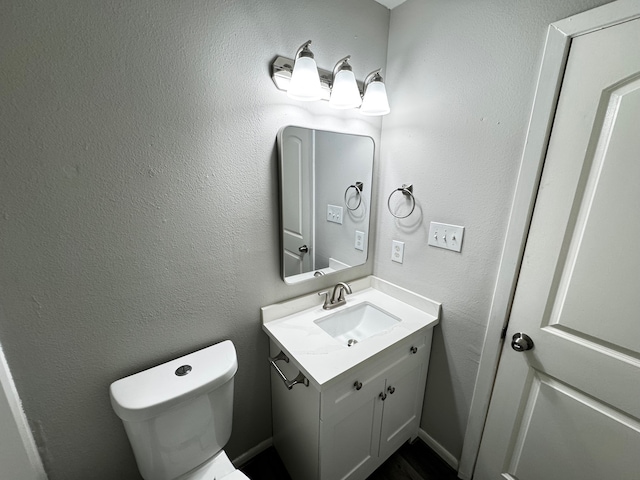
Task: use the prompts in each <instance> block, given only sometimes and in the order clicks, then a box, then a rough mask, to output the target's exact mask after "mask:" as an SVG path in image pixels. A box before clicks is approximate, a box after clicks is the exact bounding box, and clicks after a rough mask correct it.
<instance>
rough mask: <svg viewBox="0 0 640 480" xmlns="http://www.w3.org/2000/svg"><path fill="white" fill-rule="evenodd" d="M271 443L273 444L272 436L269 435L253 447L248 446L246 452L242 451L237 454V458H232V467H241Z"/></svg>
mask: <svg viewBox="0 0 640 480" xmlns="http://www.w3.org/2000/svg"><path fill="white" fill-rule="evenodd" d="M271 445H273V438H272V437H269V438H267V439H266V440H264V441H262V442H260V443H259V444H258V445H256V446H255V447H253V448H250V449H249V450H247V451H246V452H244V453H243V454H241V455H239V456H238V457H237V458H235V459H234V460H232V462H231V463H233V465H234V467H236V468H241V467H243V466H244V465H245V464H246V463H247V462H248V461H249V460H251V459H252V458H253V457H255V456H256V455H258V454H260V453H262V452H264V451H265V450H266V449H267V448H269V447H270V446H271Z"/></svg>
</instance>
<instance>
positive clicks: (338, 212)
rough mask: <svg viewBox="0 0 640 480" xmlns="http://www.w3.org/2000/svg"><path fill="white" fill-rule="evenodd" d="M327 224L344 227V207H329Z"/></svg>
mask: <svg viewBox="0 0 640 480" xmlns="http://www.w3.org/2000/svg"><path fill="white" fill-rule="evenodd" d="M327 222H333V223H339V224H340V225H342V207H339V206H337V205H331V204H329V205H327Z"/></svg>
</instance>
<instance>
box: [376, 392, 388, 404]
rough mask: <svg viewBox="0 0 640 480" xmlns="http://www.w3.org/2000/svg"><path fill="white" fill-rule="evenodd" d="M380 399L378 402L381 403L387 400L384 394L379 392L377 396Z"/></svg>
mask: <svg viewBox="0 0 640 480" xmlns="http://www.w3.org/2000/svg"><path fill="white" fill-rule="evenodd" d="M378 396H379V397H380V400H382V401H383V402H384V401H385V400H386V399H387V394H386V393H384V392H380V395H378Z"/></svg>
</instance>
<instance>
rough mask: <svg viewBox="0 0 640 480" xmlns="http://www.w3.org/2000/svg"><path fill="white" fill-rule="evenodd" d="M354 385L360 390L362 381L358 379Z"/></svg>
mask: <svg viewBox="0 0 640 480" xmlns="http://www.w3.org/2000/svg"><path fill="white" fill-rule="evenodd" d="M353 386H354V387H356V390H360V389H361V388H362V382H359V381H358V380H356V382H355V383H354V384H353Z"/></svg>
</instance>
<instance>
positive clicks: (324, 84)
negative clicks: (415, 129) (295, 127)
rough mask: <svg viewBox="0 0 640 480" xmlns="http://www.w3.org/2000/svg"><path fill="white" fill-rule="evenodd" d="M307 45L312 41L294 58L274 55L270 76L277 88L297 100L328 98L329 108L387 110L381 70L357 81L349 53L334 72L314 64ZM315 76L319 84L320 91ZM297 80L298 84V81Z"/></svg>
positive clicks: (365, 111)
mask: <svg viewBox="0 0 640 480" xmlns="http://www.w3.org/2000/svg"><path fill="white" fill-rule="evenodd" d="M310 44H311V40H309V41H308V42H305V43H304V44H302V46H301V47H300V48H299V49H298V51H297V52H296V55H295V59H290V58H286V57H276V59H275V60H274V61H273V64H272V65H271V69H272V70H271V78H272V79H273V83H275V85H276V87H277V88H278V89H279V90H283V91H285V92H287V94H288V96H289V97H291V98H294V99H296V100H302V101H313V100H328V101H329V104H330V105H331V106H332V107H334V108H338V109H349V108H358V107H360V112H361V113H362V114H363V115H386V114H387V113H389V111H390V110H389V101H388V100H387V92H386V88H385V85H384V82H383V80H382V76H380V69H378V70H374V71H373V72H371V73H370V74H369V75H367V77H366V79H365V82H364V83H363V82H360V81H359V80H357V79H356V77H355V75H354V74H353V69H352V68H351V65H349V62H348V60H349V59H350V58H351V56H350V55H349V56H347V57H345V58H343V59H341V60H340V61H339V62H338V63H337V64H336V66H335V67H334V69H333V71H329V70H323V69H322V68H318V67H317V66H316V62H315V60H314V58H313V53H312V52H311V50H309V45H310ZM299 67H300V68H299ZM298 73H300V75H298ZM302 79H306V80H307V81H303V80H302ZM309 79H311V81H310V82H309ZM316 79H317V81H318V83H319V85H320V88H319V92H320V93H319V94H318V90H317V89H316V87H317V85H318V83H316ZM299 80H300V81H301V83H298V82H299ZM300 85H302V86H300ZM309 85H312V86H311V87H309ZM363 97H365V98H364V99H363ZM361 105H362V106H361Z"/></svg>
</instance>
